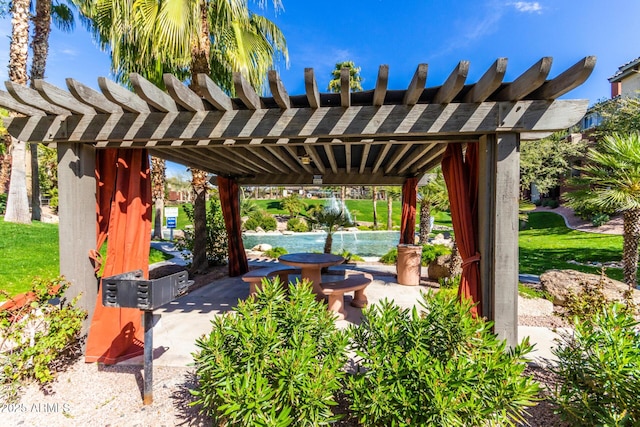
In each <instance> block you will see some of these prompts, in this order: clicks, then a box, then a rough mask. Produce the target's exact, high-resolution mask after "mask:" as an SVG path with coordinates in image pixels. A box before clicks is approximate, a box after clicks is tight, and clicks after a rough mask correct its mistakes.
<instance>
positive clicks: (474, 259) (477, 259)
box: [462, 252, 480, 268]
mask: <svg viewBox="0 0 640 427" xmlns="http://www.w3.org/2000/svg"><path fill="white" fill-rule="evenodd" d="M474 262H480V252H476V253H475V255H473V256H470V257H469V258H467V259H465V260H464V261H462V268H465V267H468V266H469V265H471V264H472V263H474Z"/></svg>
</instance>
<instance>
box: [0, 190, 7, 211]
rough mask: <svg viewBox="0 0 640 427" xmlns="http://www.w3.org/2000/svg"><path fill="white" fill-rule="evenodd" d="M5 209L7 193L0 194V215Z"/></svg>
mask: <svg viewBox="0 0 640 427" xmlns="http://www.w3.org/2000/svg"><path fill="white" fill-rule="evenodd" d="M6 210H7V193H2V194H0V215H4V212H5V211H6Z"/></svg>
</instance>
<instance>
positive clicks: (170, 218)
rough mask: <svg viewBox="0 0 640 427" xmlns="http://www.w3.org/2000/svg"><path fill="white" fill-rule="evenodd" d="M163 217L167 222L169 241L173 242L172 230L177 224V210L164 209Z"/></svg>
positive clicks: (171, 208) (175, 208) (172, 208)
mask: <svg viewBox="0 0 640 427" xmlns="http://www.w3.org/2000/svg"><path fill="white" fill-rule="evenodd" d="M164 217H165V218H166V221H167V228H168V229H169V233H170V234H169V240H171V241H173V229H174V228H176V227H177V224H178V208H177V207H167V208H164Z"/></svg>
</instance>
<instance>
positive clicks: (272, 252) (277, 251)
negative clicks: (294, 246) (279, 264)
mask: <svg viewBox="0 0 640 427" xmlns="http://www.w3.org/2000/svg"><path fill="white" fill-rule="evenodd" d="M286 253H288V252H287V250H286V249H285V248H283V247H281V246H276V247H275V248H271V249H269V250H266V251H264V254H265V255H266V256H268V257H269V258H279V257H280V255H284V254H286Z"/></svg>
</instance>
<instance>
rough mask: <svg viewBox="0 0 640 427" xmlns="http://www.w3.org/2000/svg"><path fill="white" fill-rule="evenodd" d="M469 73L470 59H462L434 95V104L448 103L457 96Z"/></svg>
mask: <svg viewBox="0 0 640 427" xmlns="http://www.w3.org/2000/svg"><path fill="white" fill-rule="evenodd" d="M468 73H469V61H460V62H459V63H458V65H457V66H456V68H455V69H454V70H453V72H452V73H451V74H450V75H449V78H447V80H446V81H445V82H444V84H443V85H442V86H440V89H438V92H437V93H436V95H435V96H434V97H433V103H434V104H448V103H450V102H451V101H453V99H454V98H455V97H456V95H457V94H458V92H460V90H462V88H463V87H464V82H465V81H466V80H467V74H468Z"/></svg>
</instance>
